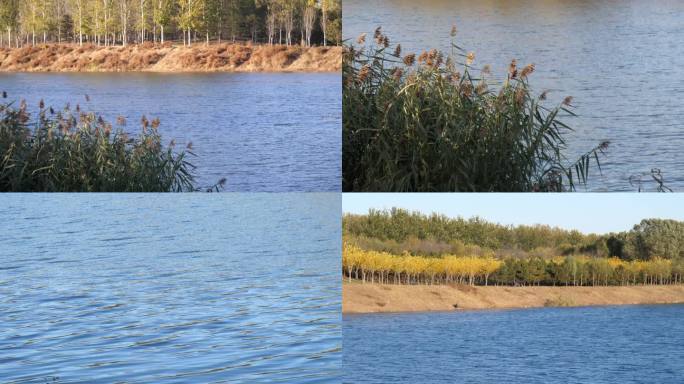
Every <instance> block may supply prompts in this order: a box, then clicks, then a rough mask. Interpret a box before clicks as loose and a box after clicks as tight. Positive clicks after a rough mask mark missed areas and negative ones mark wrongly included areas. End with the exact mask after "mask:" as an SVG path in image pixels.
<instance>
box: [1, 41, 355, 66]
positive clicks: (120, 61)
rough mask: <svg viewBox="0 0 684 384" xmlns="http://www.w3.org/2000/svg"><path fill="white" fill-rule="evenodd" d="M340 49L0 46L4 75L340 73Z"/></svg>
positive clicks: (228, 45)
mask: <svg viewBox="0 0 684 384" xmlns="http://www.w3.org/2000/svg"><path fill="white" fill-rule="evenodd" d="M341 66H342V48H341V47H327V48H326V47H312V48H305V47H300V46H291V47H287V46H267V45H243V44H211V45H208V46H206V45H204V44H196V45H194V46H191V47H183V46H178V45H171V44H165V45H163V46H161V45H153V44H151V43H150V44H144V45H131V46H127V47H119V46H116V47H98V46H95V45H85V46H83V47H80V46H78V45H73V44H47V45H36V46H26V47H22V48H0V71H3V72H131V71H149V72H338V71H340V70H341Z"/></svg>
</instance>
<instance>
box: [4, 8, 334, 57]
mask: <svg viewBox="0 0 684 384" xmlns="http://www.w3.org/2000/svg"><path fill="white" fill-rule="evenodd" d="M341 18H342V9H341V0H1V1H0V31H1V33H0V46H4V47H19V46H24V45H35V44H40V43H65V42H68V43H78V44H81V45H83V44H84V43H90V44H97V45H103V46H110V45H123V46H125V45H127V44H131V43H136V44H140V43H144V42H155V43H157V42H158V43H164V42H165V41H167V40H176V41H182V42H183V44H186V45H190V44H192V43H194V42H200V41H201V42H206V43H209V42H210V41H218V42H221V41H233V42H234V41H251V42H254V43H267V44H284V45H304V46H312V45H323V46H325V45H331V44H332V45H339V44H340V42H341V33H342V19H341Z"/></svg>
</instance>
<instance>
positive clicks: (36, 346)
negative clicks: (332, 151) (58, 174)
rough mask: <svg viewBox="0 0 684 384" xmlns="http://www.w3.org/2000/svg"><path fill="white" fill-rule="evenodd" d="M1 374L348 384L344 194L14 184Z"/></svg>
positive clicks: (2, 248) (8, 215)
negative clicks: (78, 189) (30, 190)
mask: <svg viewBox="0 0 684 384" xmlns="http://www.w3.org/2000/svg"><path fill="white" fill-rule="evenodd" d="M0 203H1V204H0V205H1V206H2V208H1V209H0V220H1V221H2V223H3V224H2V229H1V231H0V232H1V233H2V235H1V236H0V255H1V258H0V260H1V261H2V262H1V263H0V324H2V326H1V327H0V382H2V383H53V382H54V383H77V382H78V383H114V382H117V383H133V382H135V383H190V382H196V383H219V382H220V383H228V382H230V383H234V382H250V383H252V382H297V383H306V382H310V383H322V382H339V381H340V368H341V359H342V356H341V355H342V351H341V347H342V344H341V339H342V333H341V332H342V331H341V315H340V309H341V304H340V297H341V288H340V277H339V269H340V252H341V250H340V247H341V246H340V238H341V235H340V212H341V207H340V197H339V194H332V193H329V194H306V195H303V194H278V195H273V194H199V195H198V194H192V195H190V194H187V195H173V196H171V195H169V194H162V195H157V194H149V195H135V194H134V195H128V194H125V195H124V194H119V195H109V194H102V195H101V194H89V195H77V194H70V195H61V194H50V195H5V196H2V198H0Z"/></svg>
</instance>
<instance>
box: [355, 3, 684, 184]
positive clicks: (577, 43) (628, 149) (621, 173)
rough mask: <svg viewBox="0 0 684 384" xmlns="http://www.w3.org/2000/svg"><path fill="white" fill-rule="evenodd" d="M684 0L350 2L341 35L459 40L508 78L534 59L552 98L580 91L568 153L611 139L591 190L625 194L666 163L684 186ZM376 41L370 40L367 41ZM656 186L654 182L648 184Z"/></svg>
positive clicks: (422, 44) (668, 176) (446, 43)
mask: <svg viewBox="0 0 684 384" xmlns="http://www.w3.org/2000/svg"><path fill="white" fill-rule="evenodd" d="M683 19H684V2H682V1H679V0H662V1H657V2H653V1H646V0H604V1H591V0H567V1H536V0H486V1H470V0H424V1H414V0H370V1H368V0H345V3H344V36H345V38H348V39H355V38H356V37H357V36H358V35H359V34H360V33H361V32H368V33H369V35H370V37H372V31H373V30H374V29H375V28H376V27H377V26H382V27H383V30H384V31H385V32H386V33H387V35H388V36H389V37H390V39H391V41H392V42H393V43H401V44H402V47H403V48H404V50H403V51H404V52H406V53H408V52H417V53H420V52H421V51H422V50H425V49H430V48H439V49H442V50H445V51H446V50H448V49H449V47H450V36H449V32H450V30H451V26H452V25H453V24H456V25H457V27H458V35H457V37H456V43H457V44H459V45H460V46H462V47H464V48H465V49H467V50H469V51H474V52H475V55H476V60H475V64H476V65H480V66H481V65H484V64H491V65H492V71H493V72H494V73H495V74H499V75H500V76H505V73H506V68H507V66H508V64H509V63H510V61H511V59H512V58H516V59H518V63H519V64H527V63H535V64H536V69H537V70H536V72H535V73H534V74H533V75H532V76H531V78H530V81H531V83H532V86H533V87H534V88H535V89H537V90H538V92H539V93H541V91H542V90H544V89H550V90H551V93H550V94H549V97H550V100H549V101H550V102H552V103H553V104H555V103H557V102H560V100H562V99H563V98H564V97H565V96H567V95H571V96H573V97H574V101H573V104H574V105H575V106H576V108H575V112H576V113H578V114H579V115H580V117H579V118H574V119H566V120H567V122H568V123H570V125H571V126H573V127H574V128H575V130H576V131H575V132H574V133H572V134H571V136H569V137H568V140H569V150H568V156H569V157H570V158H571V159H576V158H577V157H578V155H579V154H581V153H584V152H586V151H588V150H589V149H591V148H593V147H594V146H596V145H597V144H598V143H599V142H600V141H601V140H610V141H611V143H612V145H611V148H610V150H609V153H608V156H607V157H605V158H604V159H603V164H602V165H603V176H601V175H599V174H598V172H596V173H595V174H594V175H592V177H591V183H590V186H589V189H591V190H597V191H601V190H610V191H617V190H620V191H622V190H628V191H633V190H635V188H633V187H631V186H630V184H629V177H630V175H633V174H637V173H642V172H646V173H649V172H650V170H651V168H660V169H661V170H662V172H663V173H664V175H665V181H666V184H668V185H669V186H670V187H672V188H674V189H675V190H679V191H681V190H684V173H682V170H683V169H684V157H682V156H680V153H681V152H682V148H684V103H682V102H681V98H682V95H684V44H681V42H682V41H684V23H682V20H683ZM369 40H372V39H370V38H369ZM650 187H652V185H650V186H649V188H650Z"/></svg>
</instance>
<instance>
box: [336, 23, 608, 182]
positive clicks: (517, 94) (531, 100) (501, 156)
mask: <svg viewBox="0 0 684 384" xmlns="http://www.w3.org/2000/svg"><path fill="white" fill-rule="evenodd" d="M455 35H456V30H455V28H454V29H453V30H452V33H451V47H452V51H451V53H449V54H444V53H443V52H440V51H438V50H436V49H432V50H430V51H426V52H423V53H422V54H420V55H419V56H416V55H415V54H413V53H411V54H403V52H402V49H401V45H391V44H390V41H389V38H388V37H387V36H386V35H384V34H383V33H382V31H381V29H380V28H378V29H377V30H376V31H375V35H374V36H373V39H372V40H373V41H370V42H366V36H365V35H362V36H360V37H359V38H358V39H357V42H356V44H354V43H351V44H346V45H345V51H344V54H343V189H344V191H572V190H575V189H576V188H577V187H578V186H580V185H586V182H587V179H588V177H589V169H590V166H591V165H592V164H594V165H595V166H596V167H598V170H599V171H600V167H601V164H600V161H599V155H601V154H603V153H604V151H605V150H606V149H607V148H608V144H609V143H608V142H607V141H604V142H600V143H598V144H597V145H596V147H594V148H591V149H590V150H588V151H587V152H586V153H584V154H583V155H582V156H580V157H579V158H578V159H576V160H569V159H567V158H566V156H565V155H564V152H565V151H566V147H567V145H566V135H567V134H568V133H569V132H571V131H572V129H571V128H570V127H569V126H568V125H566V124H565V123H564V122H563V119H564V118H566V117H570V116H574V112H573V111H572V104H571V103H572V98H571V97H567V98H565V99H564V100H563V101H562V102H561V103H559V104H558V105H555V106H551V107H548V106H546V105H545V103H546V101H545V100H546V96H547V94H546V92H543V93H541V94H539V95H534V94H533V91H532V89H531V87H530V84H529V77H530V75H532V73H533V72H534V70H535V67H534V65H533V64H530V65H527V66H524V67H518V65H517V63H516V61H515V60H513V61H512V62H511V63H510V65H509V68H508V73H507V74H506V77H505V81H503V82H501V81H499V82H498V83H497V81H495V80H494V79H493V77H492V75H491V70H490V68H489V67H488V66H483V67H482V68H476V67H474V65H473V63H474V60H475V55H474V54H473V53H472V52H466V51H465V50H463V49H462V48H461V47H459V46H458V45H456V44H455V40H454V38H455Z"/></svg>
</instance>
